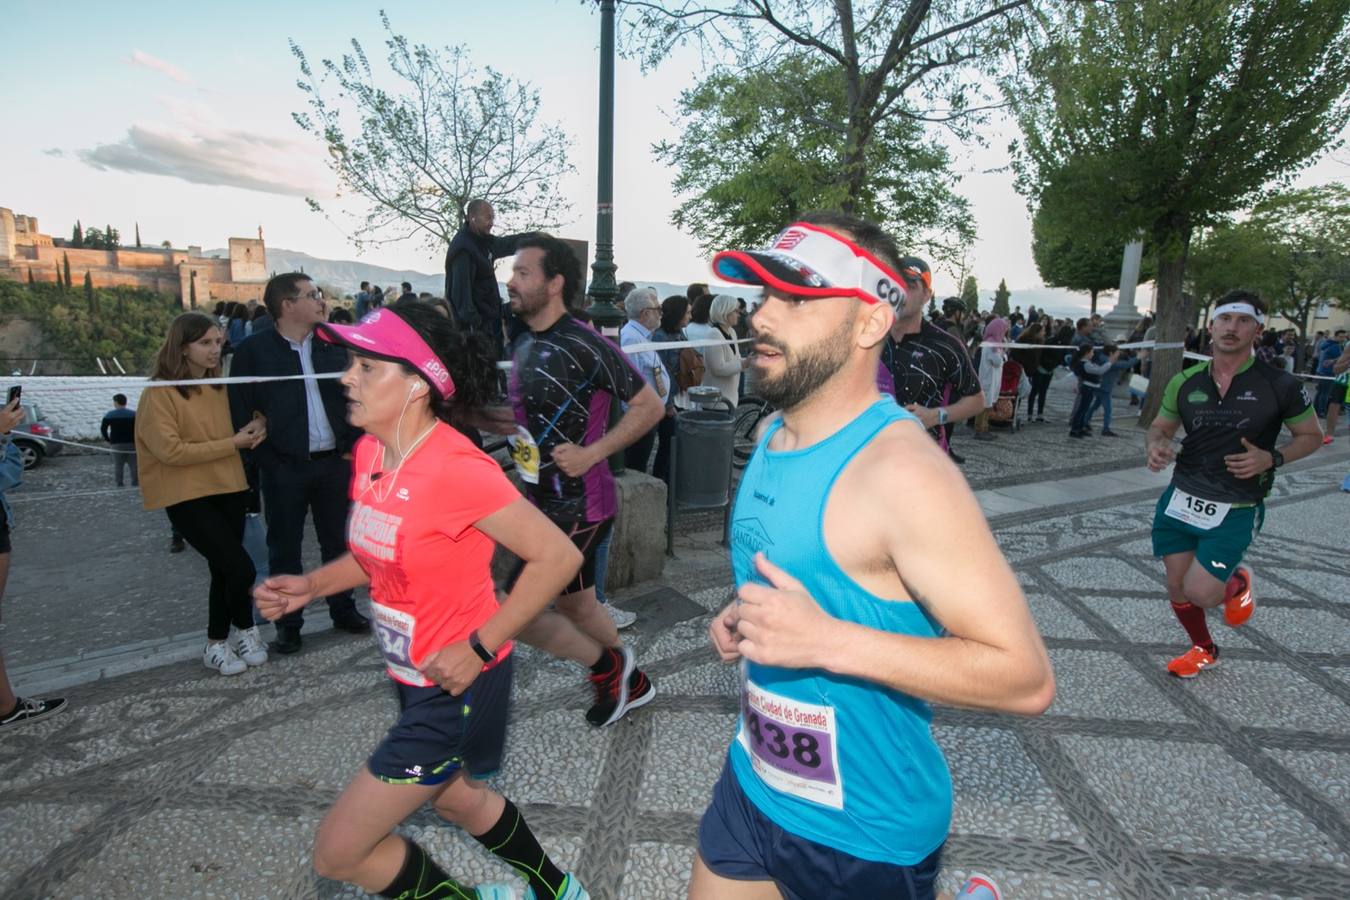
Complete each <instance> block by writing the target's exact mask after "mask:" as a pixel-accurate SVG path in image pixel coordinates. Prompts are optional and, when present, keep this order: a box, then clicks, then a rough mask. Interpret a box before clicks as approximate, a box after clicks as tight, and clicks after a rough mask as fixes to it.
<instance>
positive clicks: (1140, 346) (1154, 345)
mask: <svg viewBox="0 0 1350 900" xmlns="http://www.w3.org/2000/svg"><path fill="white" fill-rule="evenodd" d="M979 346H981V347H1015V348H1016V349H1018V350H1076V349H1078V348H1077V347H1075V346H1074V345H1073V344H1019V343H1016V342H1012V343H1008V342H1006V341H1005V342H999V341H980V344H979ZM1104 346H1105V345H1104V344H1093V345H1092V349H1093V350H1100V349H1102V347H1104ZM1116 346H1117V347H1118V348H1120V349H1121V350H1176V349H1177V348H1179V347H1184V346H1186V345H1185V344H1182V343H1168V344H1160V343H1158V342H1157V341H1133V342H1130V343H1125V344H1116Z"/></svg>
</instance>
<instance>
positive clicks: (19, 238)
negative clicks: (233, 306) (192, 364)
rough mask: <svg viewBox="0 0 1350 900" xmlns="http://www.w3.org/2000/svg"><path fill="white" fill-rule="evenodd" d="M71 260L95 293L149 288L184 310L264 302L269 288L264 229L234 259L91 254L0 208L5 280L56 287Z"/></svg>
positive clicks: (146, 250)
mask: <svg viewBox="0 0 1350 900" xmlns="http://www.w3.org/2000/svg"><path fill="white" fill-rule="evenodd" d="M67 260H69V262H70V270H69V271H70V276H71V280H72V281H74V282H75V283H76V284H80V283H82V282H83V281H84V274H85V273H86V272H88V273H89V277H90V278H91V279H92V280H93V282H94V286H95V287H114V286H117V285H126V286H129V287H141V288H148V289H149V290H152V291H157V292H159V293H161V294H170V295H172V296H174V297H177V298H178V301H179V302H180V303H182V304H183V306H184V307H189V306H191V305H192V300H193V298H194V296H195V298H196V302H197V306H207V305H210V304H214V303H215V302H216V301H218V300H236V301H241V302H247V301H249V300H258V301H260V302H261V300H262V293H263V286H264V285H265V284H266V282H267V251H266V248H265V247H264V246H263V240H262V229H261V228H259V229H258V237H256V238H230V256H229V259H222V258H220V257H216V256H211V257H207V256H202V248H201V247H188V248H187V249H186V250H174V249H171V248H161V247H134V248H133V247H119V248H117V249H116V250H90V249H85V248H75V247H71V246H69V242H67V241H64V240H62V239H60V238H53V237H52V236H51V235H49V234H43V233H42V232H41V231H40V230H39V229H38V220H37V219H36V218H34V217H32V216H22V215H15V214H14V213H13V211H11V210H9V209H6V208H4V207H0V278H8V279H10V280H13V281H24V282H26V281H28V279H29V274H30V273H31V275H32V279H33V280H34V281H42V282H48V283H51V284H55V283H56V280H57V273H58V272H61V271H64V269H65V265H66V261H67Z"/></svg>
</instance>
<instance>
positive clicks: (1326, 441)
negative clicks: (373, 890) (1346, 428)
mask: <svg viewBox="0 0 1350 900" xmlns="http://www.w3.org/2000/svg"><path fill="white" fill-rule="evenodd" d="M1334 440H1336V439H1335V438H1334V437H1332V436H1331V435H1329V434H1328V435H1326V436H1325V437H1323V438H1322V446H1323V447H1325V446H1326V445H1327V444H1330V443H1331V442H1332V441H1334Z"/></svg>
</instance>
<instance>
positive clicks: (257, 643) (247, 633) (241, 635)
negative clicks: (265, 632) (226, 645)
mask: <svg viewBox="0 0 1350 900" xmlns="http://www.w3.org/2000/svg"><path fill="white" fill-rule="evenodd" d="M230 646H231V647H233V648H234V652H235V654H236V655H237V656H238V657H239V658H240V659H242V660H243V661H244V662H245V663H246V664H247V665H250V666H261V665H262V664H263V663H265V662H267V644H266V642H264V641H263V639H262V635H260V634H258V626H257V625H254V626H253V627H252V628H244V629H242V630H241V629H238V628H236V629H234V630H233V632H232V633H231V634H230Z"/></svg>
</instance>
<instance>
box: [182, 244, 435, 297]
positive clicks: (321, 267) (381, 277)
mask: <svg viewBox="0 0 1350 900" xmlns="http://www.w3.org/2000/svg"><path fill="white" fill-rule="evenodd" d="M204 253H205V255H206V256H221V257H228V256H229V255H230V251H229V250H206V251H204ZM267 270H268V272H304V273H305V274H306V275H310V276H313V278H314V280H315V281H318V282H322V283H323V284H326V285H329V286H331V287H335V288H341V289H342V290H343V291H344V292H346V293H348V294H355V293H356V292H357V291H358V290H360V288H361V282H363V281H369V282H370V283H371V284H378V285H379V286H380V287H385V288H387V287H389V286H390V285H391V284H392V285H393V286H394V287H395V288H397V287H398V286H399V285H400V284H402V283H403V282H405V281H406V282H408V283H409V284H411V285H412V286H413V290H414V291H415V292H417V293H421V292H422V291H427V292H428V293H431V294H434V295H436V296H437V297H439V296H440V295H441V294H443V293H445V276H444V275H443V274H440V273H436V274H434V275H428V274H427V273H425V272H414V271H412V270H410V269H404V270H399V269H389V268H386V267H384V266H377V265H374V264H372V263H364V262H357V261H356V260H351V259H321V258H320V257H317V256H310V255H309V254H308V253H302V252H300V251H299V250H283V249H282V248H280V247H268V248H267Z"/></svg>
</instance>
